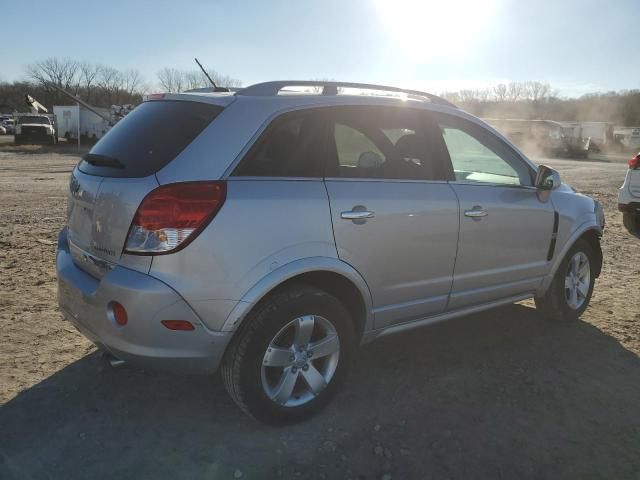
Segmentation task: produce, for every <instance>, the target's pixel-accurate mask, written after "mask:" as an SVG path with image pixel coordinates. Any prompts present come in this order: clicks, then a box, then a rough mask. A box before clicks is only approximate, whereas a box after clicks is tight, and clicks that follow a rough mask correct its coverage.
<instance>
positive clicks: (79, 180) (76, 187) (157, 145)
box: [67, 100, 223, 278]
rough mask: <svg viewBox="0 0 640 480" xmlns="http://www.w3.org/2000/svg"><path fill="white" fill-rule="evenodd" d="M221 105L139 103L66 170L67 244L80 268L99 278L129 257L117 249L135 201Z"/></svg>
mask: <svg viewBox="0 0 640 480" xmlns="http://www.w3.org/2000/svg"><path fill="white" fill-rule="evenodd" d="M222 109H223V107H221V106H219V105H214V104H211V103H203V102H197V101H177V100H162V101H158V100H154V101H150V102H145V103H142V104H141V105H140V106H138V107H137V108H136V109H135V110H133V112H131V113H130V114H129V115H127V116H126V117H125V118H124V119H122V120H121V121H120V122H118V123H117V124H116V125H115V126H114V127H113V128H112V129H111V130H110V131H109V132H108V133H107V134H106V135H105V136H104V137H102V138H101V139H100V141H99V142H98V143H96V144H95V145H94V147H93V148H92V149H91V151H90V152H89V153H88V154H86V155H85V156H84V157H83V159H82V161H81V162H80V163H79V164H78V166H77V167H76V168H75V169H74V171H73V173H72V177H71V182H70V188H69V190H70V191H69V203H68V215H67V224H68V227H69V237H68V238H69V248H70V251H71V253H72V256H73V259H74V262H75V263H76V264H77V265H78V266H79V267H80V268H82V269H83V270H85V271H87V272H88V273H90V274H91V275H93V276H95V277H98V278H100V277H101V276H102V275H103V274H104V273H106V271H107V270H108V269H110V268H111V267H112V266H113V265H114V264H118V263H122V262H123V260H124V257H131V256H129V255H122V250H123V248H124V245H125V242H126V239H127V234H128V232H129V227H130V225H131V221H132V219H133V217H134V215H135V213H136V210H137V208H138V206H139V205H140V203H141V201H142V200H143V199H144V197H145V196H146V195H147V194H148V193H149V192H151V191H152V190H153V189H155V188H156V187H158V181H157V179H156V177H155V173H156V172H157V171H159V170H160V169H161V168H163V167H164V166H165V165H167V164H168V163H169V162H171V161H172V160H173V159H175V158H176V157H177V156H178V155H179V154H180V152H182V151H183V150H184V149H185V148H186V147H187V146H188V145H189V144H190V143H191V142H192V141H193V140H194V139H195V138H196V137H197V136H198V135H199V134H200V133H201V132H202V131H203V130H204V129H205V128H206V127H207V126H208V125H209V124H210V123H211V122H212V121H213V120H214V119H215V118H216V117H217V116H218V115H219V113H220V112H221V111H222ZM129 261H132V262H133V263H135V260H131V259H129Z"/></svg>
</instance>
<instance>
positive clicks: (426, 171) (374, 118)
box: [327, 107, 447, 180]
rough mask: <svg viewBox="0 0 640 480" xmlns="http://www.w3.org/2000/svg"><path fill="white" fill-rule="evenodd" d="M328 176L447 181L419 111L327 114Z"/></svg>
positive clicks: (437, 149) (354, 110)
mask: <svg viewBox="0 0 640 480" xmlns="http://www.w3.org/2000/svg"><path fill="white" fill-rule="evenodd" d="M328 121H329V131H330V134H329V137H330V140H329V143H330V145H329V147H328V157H329V165H328V173H327V176H334V177H342V178H371V179H398V180H446V179H447V172H446V170H445V168H443V163H444V162H443V161H442V160H443V158H442V151H441V146H440V145H439V144H438V142H441V140H438V139H437V136H436V135H434V132H435V131H436V127H435V124H432V123H431V122H430V121H429V119H428V118H427V117H426V116H425V114H424V113H423V112H419V111H416V110H411V109H409V108H390V107H344V108H335V109H333V110H332V111H331V113H330V114H329V119H328Z"/></svg>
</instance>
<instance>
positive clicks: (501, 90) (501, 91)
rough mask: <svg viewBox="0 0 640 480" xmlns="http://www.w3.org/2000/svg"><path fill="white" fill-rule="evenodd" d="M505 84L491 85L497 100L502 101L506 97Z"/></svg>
mask: <svg viewBox="0 0 640 480" xmlns="http://www.w3.org/2000/svg"><path fill="white" fill-rule="evenodd" d="M507 91H508V90H507V86H506V85H505V84H504V83H499V84H498V85H496V86H495V87H493V96H494V97H495V99H496V100H497V101H498V102H504V101H505V100H506V99H507Z"/></svg>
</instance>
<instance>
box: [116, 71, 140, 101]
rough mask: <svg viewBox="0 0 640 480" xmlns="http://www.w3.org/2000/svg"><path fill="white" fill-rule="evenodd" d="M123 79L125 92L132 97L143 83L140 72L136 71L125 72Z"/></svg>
mask: <svg viewBox="0 0 640 480" xmlns="http://www.w3.org/2000/svg"><path fill="white" fill-rule="evenodd" d="M121 77H122V88H123V90H124V91H125V92H127V95H129V96H132V95H133V94H134V93H135V92H136V91H137V90H138V89H139V87H140V84H141V83H142V75H141V74H140V71H139V70H135V69H130V70H125V71H124V72H123V73H122V75H121Z"/></svg>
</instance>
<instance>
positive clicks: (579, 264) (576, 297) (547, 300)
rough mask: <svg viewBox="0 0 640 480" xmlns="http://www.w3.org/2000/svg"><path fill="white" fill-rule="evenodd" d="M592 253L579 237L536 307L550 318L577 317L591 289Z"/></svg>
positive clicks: (537, 301) (589, 247)
mask: <svg viewBox="0 0 640 480" xmlns="http://www.w3.org/2000/svg"><path fill="white" fill-rule="evenodd" d="M593 259H594V255H593V250H592V249H591V246H590V245H589V244H588V243H587V242H586V241H585V240H583V239H579V240H578V241H577V242H576V243H575V244H574V245H573V246H572V247H571V249H570V250H569V252H568V253H567V255H566V256H565V258H564V259H563V260H562V263H561V264H560V266H559V267H558V270H557V272H556V274H555V277H554V278H553V281H552V282H551V286H550V287H549V290H547V293H546V294H545V295H544V296H543V297H539V298H536V299H535V301H536V308H538V309H539V310H540V311H541V312H542V314H543V315H544V316H546V317H547V318H548V319H550V320H555V321H559V322H563V321H564V322H566V321H572V320H577V319H578V318H579V317H580V315H582V313H583V312H584V311H585V310H586V308H587V306H588V305H589V301H590V300H591V294H592V293H593V285H594V282H595V276H594V268H593V266H594V260H593Z"/></svg>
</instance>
